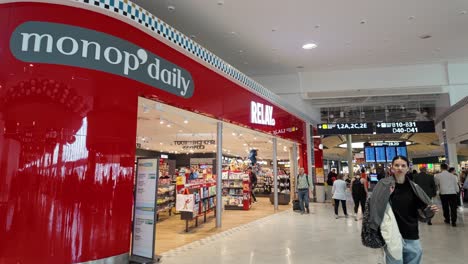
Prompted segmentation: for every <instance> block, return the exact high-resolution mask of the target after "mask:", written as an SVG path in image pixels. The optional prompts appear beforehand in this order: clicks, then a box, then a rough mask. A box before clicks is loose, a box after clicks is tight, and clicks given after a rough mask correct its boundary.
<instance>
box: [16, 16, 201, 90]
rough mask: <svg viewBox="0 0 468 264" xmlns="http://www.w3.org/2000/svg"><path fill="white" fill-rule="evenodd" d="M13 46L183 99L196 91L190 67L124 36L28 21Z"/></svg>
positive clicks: (42, 59)
mask: <svg viewBox="0 0 468 264" xmlns="http://www.w3.org/2000/svg"><path fill="white" fill-rule="evenodd" d="M10 49H11V52H12V53H13V55H14V56H15V57H16V58H17V59H18V60H21V61H25V62H30V63H37V62H39V63H50V64H59V65H68V66H76V67H82V68H87V69H93V70H98V71H103V72H107V73H112V74H116V75H120V76H123V77H125V78H129V79H132V80H135V81H139V82H142V83H145V84H147V85H150V86H153V87H155V88H158V89H161V90H164V91H166V92H169V93H172V94H175V95H177V96H181V97H184V98H190V97H191V96H192V95H193V92H194V83H193V79H192V76H191V75H190V73H189V72H188V71H187V70H185V69H183V68H181V67H179V66H177V65H175V64H173V63H171V62H169V61H167V60H165V59H163V58H160V57H158V56H156V55H155V54H153V53H151V52H148V51H146V50H145V49H143V48H141V47H139V46H136V45H134V44H133V43H130V42H128V41H126V40H124V39H121V38H117V37H114V36H111V35H108V34H105V33H102V32H98V31H94V30H89V29H86V28H81V27H76V26H70V25H65V24H57V23H48V22H37V21H32V22H26V23H23V24H21V25H19V26H18V27H17V28H16V29H15V31H14V32H13V34H12V36H11V39H10Z"/></svg>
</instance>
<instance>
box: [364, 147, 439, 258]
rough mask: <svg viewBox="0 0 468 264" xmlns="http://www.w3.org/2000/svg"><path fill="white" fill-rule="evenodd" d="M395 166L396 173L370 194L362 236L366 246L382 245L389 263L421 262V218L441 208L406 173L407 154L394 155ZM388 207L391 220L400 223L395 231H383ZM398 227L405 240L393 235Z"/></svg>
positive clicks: (424, 218) (396, 223)
mask: <svg viewBox="0 0 468 264" xmlns="http://www.w3.org/2000/svg"><path fill="white" fill-rule="evenodd" d="M392 170H393V173H394V176H392V177H387V178H385V179H382V180H381V181H379V182H378V183H377V185H376V186H375V188H374V191H373V192H372V196H371V197H370V198H369V201H368V206H367V207H366V211H365V216H364V219H363V221H362V229H361V230H362V233H361V239H362V242H363V244H364V245H365V246H368V247H372V248H378V247H383V248H384V251H385V263H387V264H420V263H422V254H423V251H422V248H421V243H420V241H419V225H418V220H419V221H423V222H427V221H428V219H430V218H432V217H433V216H434V214H435V213H436V212H438V211H439V209H438V207H437V206H436V205H434V204H433V203H432V201H431V199H430V198H429V197H428V196H427V195H426V193H425V192H424V190H423V189H422V188H421V187H419V185H417V184H415V183H414V182H413V181H411V180H410V179H409V178H408V177H407V176H406V174H407V172H408V170H409V160H408V158H407V157H405V156H396V157H395V158H393V160H392ZM387 208H389V210H388V211H390V212H388V213H391V214H390V215H391V216H390V218H389V219H390V222H393V220H391V219H394V223H395V225H396V227H397V228H391V230H393V231H392V232H388V233H387V232H381V227H382V225H384V224H385V225H387V224H388V222H387V221H386V220H384V218H385V215H387ZM390 224H391V223H390ZM396 230H398V231H399V234H400V235H401V238H402V239H403V241H401V239H396V240H395V239H393V238H395V236H394V235H395V234H397V233H398V232H397V231H396ZM397 235H398V234H397ZM382 240H384V241H382ZM395 242H398V243H395ZM401 242H402V243H401Z"/></svg>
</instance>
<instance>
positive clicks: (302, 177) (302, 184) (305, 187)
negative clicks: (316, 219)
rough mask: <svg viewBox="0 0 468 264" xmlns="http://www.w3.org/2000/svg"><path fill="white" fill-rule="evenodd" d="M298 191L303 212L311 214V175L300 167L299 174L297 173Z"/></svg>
mask: <svg viewBox="0 0 468 264" xmlns="http://www.w3.org/2000/svg"><path fill="white" fill-rule="evenodd" d="M297 193H298V195H299V206H300V207H301V214H304V212H306V213H308V214H309V213H310V210H309V202H310V201H309V197H310V196H312V180H311V179H310V177H309V175H307V174H305V173H304V168H299V175H297Z"/></svg>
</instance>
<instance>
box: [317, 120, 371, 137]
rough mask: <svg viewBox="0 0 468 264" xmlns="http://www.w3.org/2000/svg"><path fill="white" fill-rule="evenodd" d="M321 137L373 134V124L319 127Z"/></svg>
mask: <svg viewBox="0 0 468 264" xmlns="http://www.w3.org/2000/svg"><path fill="white" fill-rule="evenodd" d="M317 132H318V134H319V135H350V134H354V135H355V134H372V133H374V124H373V123H359V122H358V123H330V124H319V125H318V126H317Z"/></svg>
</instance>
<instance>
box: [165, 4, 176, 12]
mask: <svg viewBox="0 0 468 264" xmlns="http://www.w3.org/2000/svg"><path fill="white" fill-rule="evenodd" d="M167 10H169V11H171V12H172V11H174V10H175V6H173V5H170V6H168V7H167Z"/></svg>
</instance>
